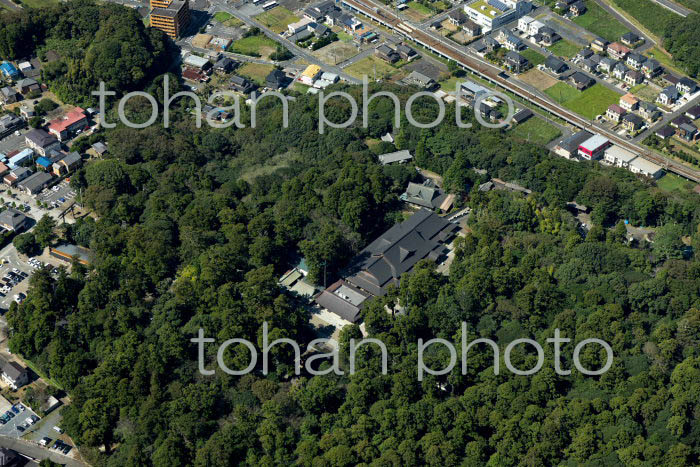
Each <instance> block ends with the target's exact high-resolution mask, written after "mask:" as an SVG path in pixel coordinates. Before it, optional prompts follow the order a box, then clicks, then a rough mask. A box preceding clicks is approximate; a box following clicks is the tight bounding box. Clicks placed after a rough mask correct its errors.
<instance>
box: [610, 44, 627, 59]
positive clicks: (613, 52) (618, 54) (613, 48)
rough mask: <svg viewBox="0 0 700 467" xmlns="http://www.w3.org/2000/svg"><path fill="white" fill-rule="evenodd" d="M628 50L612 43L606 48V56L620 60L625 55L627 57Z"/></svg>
mask: <svg viewBox="0 0 700 467" xmlns="http://www.w3.org/2000/svg"><path fill="white" fill-rule="evenodd" d="M629 53H630V49H629V48H627V47H625V46H624V45H622V44H620V43H619V42H613V43H612V44H610V45H609V46H608V55H610V56H611V57H612V58H614V59H617V60H622V59H624V58H625V57H627V55H629Z"/></svg>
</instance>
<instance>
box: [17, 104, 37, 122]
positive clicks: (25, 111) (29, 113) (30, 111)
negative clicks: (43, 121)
mask: <svg viewBox="0 0 700 467" xmlns="http://www.w3.org/2000/svg"><path fill="white" fill-rule="evenodd" d="M19 114H20V115H21V116H22V117H23V118H26V119H27V120H29V119H30V118H32V117H34V116H35V115H36V114H35V112H34V108H32V107H29V106H27V105H21V106H20V107H19Z"/></svg>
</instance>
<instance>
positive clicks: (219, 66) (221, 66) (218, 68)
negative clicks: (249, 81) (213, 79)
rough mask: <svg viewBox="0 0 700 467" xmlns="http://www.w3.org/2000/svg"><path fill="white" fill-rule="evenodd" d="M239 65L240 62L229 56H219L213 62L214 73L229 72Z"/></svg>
mask: <svg viewBox="0 0 700 467" xmlns="http://www.w3.org/2000/svg"><path fill="white" fill-rule="evenodd" d="M238 65H240V62H239V61H237V60H234V59H232V58H229V57H221V58H220V59H219V60H217V62H216V63H214V72H215V73H231V72H232V71H233V70H234V69H235V68H236V67H238Z"/></svg>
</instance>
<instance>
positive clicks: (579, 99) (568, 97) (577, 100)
mask: <svg viewBox="0 0 700 467" xmlns="http://www.w3.org/2000/svg"><path fill="white" fill-rule="evenodd" d="M545 92H546V93H547V94H548V95H549V96H550V97H552V98H553V99H554V100H555V101H557V102H559V103H560V104H562V105H563V106H564V107H566V108H567V109H569V110H571V111H574V112H576V113H577V114H579V115H582V116H584V117H586V118H588V119H591V120H592V119H594V118H595V117H596V116H598V115H600V114H602V113H605V111H606V110H607V108H608V107H610V104H615V103H617V102H619V100H620V95H619V94H618V93H616V92H615V91H613V90H611V89H608V88H606V87H605V86H603V85H602V84H595V85H594V86H592V87H590V88H588V89H586V90H585V91H583V92H580V91H578V90H577V89H576V88H574V87H572V86H569V85H568V84H564V83H557V84H555V85H554V86H552V87H551V88H549V89H547V90H546V91H545Z"/></svg>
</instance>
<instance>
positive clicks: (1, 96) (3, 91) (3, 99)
mask: <svg viewBox="0 0 700 467" xmlns="http://www.w3.org/2000/svg"><path fill="white" fill-rule="evenodd" d="M17 96H18V94H17V91H15V90H14V89H12V88H11V87H9V86H5V87H4V88H0V103H3V104H14V103H15V102H17V100H18V97H17Z"/></svg>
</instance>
